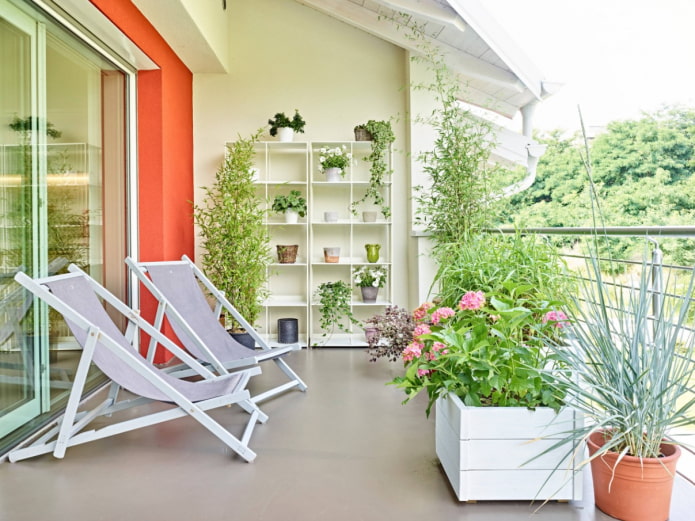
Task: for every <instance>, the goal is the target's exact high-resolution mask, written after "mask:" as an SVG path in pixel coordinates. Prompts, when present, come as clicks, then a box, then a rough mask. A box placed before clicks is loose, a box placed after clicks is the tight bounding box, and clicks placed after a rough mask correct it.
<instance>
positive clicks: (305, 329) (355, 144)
mask: <svg viewBox="0 0 695 521" xmlns="http://www.w3.org/2000/svg"><path fill="white" fill-rule="evenodd" d="M337 146H345V147H346V148H347V149H348V151H349V152H350V153H351V154H352V156H353V161H352V165H351V166H350V167H349V168H348V169H346V172H345V176H344V178H343V179H342V180H341V181H338V182H327V181H326V180H325V178H324V175H323V174H322V173H321V172H320V171H319V156H320V149H321V148H322V147H337ZM255 152H256V156H255V169H256V187H257V190H258V194H259V196H260V197H261V198H262V199H263V200H264V201H265V204H266V208H267V209H268V210H270V207H271V206H272V202H273V199H274V198H275V196H276V195H278V194H288V193H289V192H290V190H299V191H300V192H301V193H302V196H303V197H304V198H305V199H306V200H307V206H308V209H307V215H306V217H303V218H300V219H299V222H298V223H297V224H286V223H285V222H284V216H282V215H277V214H275V213H272V212H270V211H269V212H268V214H267V220H266V225H267V227H268V231H269V235H270V245H271V249H272V251H271V254H272V255H273V256H275V250H276V246H277V245H288V244H298V245H299V251H298V254H297V261H296V263H295V264H280V263H278V262H277V261H276V262H274V263H272V264H271V265H270V266H269V267H268V270H269V271H268V290H269V297H268V299H267V300H266V302H265V303H264V305H263V313H262V314H261V315H262V316H261V317H260V319H259V331H260V332H261V333H262V334H263V335H265V337H266V338H267V339H268V340H269V341H270V342H271V343H274V342H276V341H277V319H279V318H297V319H298V321H299V335H300V338H299V340H300V343H302V344H303V345H306V346H312V345H319V346H346V347H350V346H366V345H367V343H366V341H365V339H364V332H363V331H362V329H361V328H360V327H359V326H354V325H352V326H350V333H349V334H347V333H342V332H340V333H339V334H338V333H336V334H333V335H332V336H330V338H324V337H323V331H322V330H321V329H320V327H319V325H318V324H319V312H318V304H317V303H316V302H315V301H314V299H313V298H312V296H313V294H314V292H315V291H316V288H317V287H318V285H319V284H321V283H322V282H328V281H337V280H343V281H345V282H347V283H348V284H349V285H350V287H351V288H352V290H353V291H352V299H351V311H352V313H353V315H354V316H355V317H356V318H357V319H358V320H360V321H364V320H365V319H367V318H369V317H370V316H373V315H374V314H376V313H379V312H382V311H383V309H384V306H386V305H389V304H391V303H392V301H393V286H392V281H391V277H390V273H391V263H392V252H393V233H392V226H391V221H390V219H389V220H386V219H384V217H383V216H382V215H381V212H378V217H377V221H376V222H363V220H362V216H361V211H362V208H358V210H359V212H360V214H359V215H353V214H352V213H351V209H350V206H351V203H352V202H353V201H357V200H359V199H361V198H362V196H363V195H364V193H365V192H366V190H367V187H368V186H369V168H370V166H371V164H370V163H369V162H368V161H365V160H364V159H365V158H366V157H367V156H368V155H369V154H370V153H371V143H370V142H368V141H341V142H325V141H321V142H290V143H282V142H277V141H272V142H259V143H257V144H256V148H255ZM387 161H388V164H389V167H390V165H391V152H390V151H389V152H388V154H387ZM391 194H392V186H391V182H390V180H389V182H387V183H386V184H385V185H384V187H383V188H382V195H383V196H384V199H385V204H387V205H391V200H392V198H391ZM365 209H367V210H374V209H376V208H369V207H365ZM376 210H378V209H376ZM327 211H333V212H335V211H337V212H338V220H337V221H336V222H326V221H325V220H324V212H327ZM373 243H378V244H380V245H381V251H380V258H379V261H378V262H377V263H374V264H370V263H368V262H367V257H366V251H365V244H373ZM329 246H338V247H340V248H341V253H340V261H339V262H338V263H327V262H325V261H324V257H323V248H324V247H329ZM275 258H277V257H276V256H275ZM365 264H370V265H372V266H380V267H382V268H384V269H385V270H386V271H387V279H386V285H385V287H383V288H381V289H380V290H379V298H378V299H377V302H376V303H373V304H368V303H364V302H362V299H361V294H360V290H359V288H357V287H355V286H354V284H353V281H352V272H353V270H354V269H355V268H357V267H358V266H362V265H365Z"/></svg>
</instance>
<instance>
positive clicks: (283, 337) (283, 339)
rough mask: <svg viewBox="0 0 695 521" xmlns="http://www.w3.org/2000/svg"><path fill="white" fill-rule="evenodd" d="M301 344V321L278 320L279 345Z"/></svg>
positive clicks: (291, 319)
mask: <svg viewBox="0 0 695 521" xmlns="http://www.w3.org/2000/svg"><path fill="white" fill-rule="evenodd" d="M297 342H299V321H298V320H297V319H296V318H279V319H278V343H280V344H296V343H297Z"/></svg>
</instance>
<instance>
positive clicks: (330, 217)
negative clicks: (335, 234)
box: [323, 212, 338, 223]
mask: <svg viewBox="0 0 695 521" xmlns="http://www.w3.org/2000/svg"><path fill="white" fill-rule="evenodd" d="M323 220H324V221H325V222H327V223H335V222H338V212H323Z"/></svg>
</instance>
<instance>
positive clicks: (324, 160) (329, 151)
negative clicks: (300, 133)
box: [319, 145, 352, 175]
mask: <svg viewBox="0 0 695 521" xmlns="http://www.w3.org/2000/svg"><path fill="white" fill-rule="evenodd" d="M319 154H320V155H319V171H321V172H325V171H326V170H328V169H329V168H340V175H345V169H346V168H347V167H348V166H350V163H351V162H352V154H351V153H350V152H348V151H347V147H346V146H345V145H342V146H339V147H333V148H330V147H322V148H320V149H319Z"/></svg>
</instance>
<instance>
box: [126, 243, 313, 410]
mask: <svg viewBox="0 0 695 521" xmlns="http://www.w3.org/2000/svg"><path fill="white" fill-rule="evenodd" d="M125 262H126V264H127V265H128V267H129V268H130V269H131V271H132V272H133V273H134V274H135V276H136V277H137V278H138V279H139V280H140V282H142V284H143V285H144V286H145V287H146V288H147V290H148V291H149V292H150V293H151V294H152V295H153V296H154V297H155V298H156V299H157V301H158V302H159V306H158V308H157V314H156V316H155V320H154V325H155V327H157V328H159V329H161V327H162V325H163V322H164V317H165V316H166V317H167V318H168V319H169V320H170V321H172V323H176V324H177V325H178V326H179V327H181V328H182V329H183V330H184V331H185V332H186V335H187V336H188V338H189V340H190V341H191V342H195V347H196V350H197V351H199V352H202V353H204V355H205V356H204V358H205V359H204V360H202V361H203V362H205V363H206V364H209V365H210V366H211V367H212V368H213V369H214V370H215V371H217V372H218V373H219V374H224V373H226V372H227V371H228V370H230V369H239V368H242V367H246V366H248V365H253V364H258V363H261V362H264V361H266V360H272V361H273V362H275V364H277V366H278V367H279V368H280V370H281V371H282V372H283V373H285V375H286V376H287V377H288V378H289V380H290V381H289V382H286V383H283V384H280V385H278V386H277V387H274V388H272V389H269V390H267V391H265V392H263V393H260V394H257V395H255V396H253V397H252V398H251V400H252V401H253V402H254V403H260V402H262V401H264V400H267V399H268V398H271V397H273V396H275V395H277V394H279V393H282V392H284V391H287V390H289V389H292V388H294V387H297V388H298V389H299V390H301V391H306V389H307V385H306V384H305V383H304V382H303V381H302V379H301V378H300V377H299V376H298V375H297V373H295V372H294V371H293V370H292V369H291V368H290V366H289V365H288V364H287V362H285V361H284V360H283V359H282V358H280V357H281V356H283V355H285V354H287V353H289V352H291V351H297V350H300V349H301V346H300V345H299V344H298V343H297V344H288V345H286V346H280V347H271V346H270V345H269V344H268V342H266V341H265V340H264V339H263V337H262V336H261V335H259V334H258V332H257V331H256V330H255V329H254V327H253V326H252V325H251V324H249V322H248V321H247V320H246V319H245V318H244V317H243V316H242V315H241V313H239V311H238V310H237V309H236V308H235V307H234V306H233V305H232V303H231V302H230V301H229V300H228V299H227V297H225V295H224V293H223V292H222V291H220V290H219V289H217V288H216V287H215V285H214V284H213V283H212V282H211V281H210V279H208V278H207V277H206V276H205V274H204V273H203V272H202V271H201V270H200V268H198V267H197V266H196V265H195V263H194V262H193V261H192V260H191V259H190V258H189V257H188V256H187V255H183V256H182V257H181V260H179V261H157V262H137V261H135V260H134V259H133V258H131V257H127V258H126V259H125ZM155 265H158V266H166V265H183V266H186V267H188V268H189V269H190V270H191V271H192V273H193V276H194V277H195V278H196V279H197V280H198V281H199V283H201V284H202V285H203V286H204V287H205V289H206V290H207V291H208V292H209V293H210V295H211V296H212V297H213V298H214V300H215V308H214V310H213V309H211V310H210V312H211V313H213V314H214V316H215V318H216V319H219V317H220V314H221V313H222V311H223V310H224V311H225V312H226V313H229V314H231V315H232V316H233V317H234V319H235V320H236V321H237V322H239V324H240V325H241V326H242V327H243V328H244V329H245V330H246V331H247V332H248V333H249V334H250V335H251V337H252V338H253V339H254V341H255V342H256V344H257V345H259V346H260V349H258V350H254V351H249V356H248V357H246V358H242V359H236V360H221V359H220V358H221V357H220V356H219V353H218V356H215V354H213V353H212V352H211V350H210V348H209V346H207V345H205V342H203V341H202V340H201V338H200V336H199V335H197V334H196V332H195V331H194V330H193V329H192V328H191V327H190V325H189V324H188V322H187V321H186V318H185V317H183V316H182V315H181V313H179V312H178V311H177V309H176V307H175V306H174V305H172V303H171V302H170V301H169V300H168V299H167V298H166V297H165V296H164V294H163V293H162V291H161V290H160V289H159V288H158V287H157V286H156V284H155V283H154V282H153V281H152V279H151V278H150V277H149V276H148V275H147V271H148V266H155ZM201 291H202V290H201ZM201 311H202V312H208V311H207V310H201ZM219 327H223V326H222V325H221V324H220V326H219ZM184 347H186V346H185V345H184ZM155 348H156V346H155V345H153V344H151V345H150V349H149V350H148V358H150V359H153V357H154V354H155V353H154V351H155ZM179 374H182V375H183V376H185V375H187V374H188V373H179Z"/></svg>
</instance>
